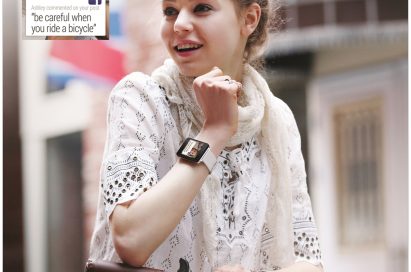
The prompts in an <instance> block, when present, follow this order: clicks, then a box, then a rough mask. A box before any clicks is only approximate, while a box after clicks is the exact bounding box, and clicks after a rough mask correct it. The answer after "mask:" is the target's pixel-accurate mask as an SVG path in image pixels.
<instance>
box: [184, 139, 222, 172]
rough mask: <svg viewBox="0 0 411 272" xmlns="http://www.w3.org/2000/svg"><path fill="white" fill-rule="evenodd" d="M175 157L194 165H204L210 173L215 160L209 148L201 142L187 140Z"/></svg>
mask: <svg viewBox="0 0 411 272" xmlns="http://www.w3.org/2000/svg"><path fill="white" fill-rule="evenodd" d="M177 156H179V157H180V158H183V159H185V160H187V161H190V162H194V163H200V162H202V163H204V164H205V165H206V166H207V168H208V171H209V172H210V173H211V170H212V169H213V167H214V165H215V163H216V161H217V159H216V157H215V156H214V154H213V152H212V151H211V148H210V146H209V145H208V144H207V143H204V142H202V141H199V140H196V139H193V138H187V139H186V140H185V141H184V143H183V144H182V145H181V147H180V149H179V150H178V151H177Z"/></svg>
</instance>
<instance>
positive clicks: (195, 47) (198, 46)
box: [177, 44, 201, 50]
mask: <svg viewBox="0 0 411 272" xmlns="http://www.w3.org/2000/svg"><path fill="white" fill-rule="evenodd" d="M200 47H201V45H199V44H182V45H177V50H184V49H197V48H200Z"/></svg>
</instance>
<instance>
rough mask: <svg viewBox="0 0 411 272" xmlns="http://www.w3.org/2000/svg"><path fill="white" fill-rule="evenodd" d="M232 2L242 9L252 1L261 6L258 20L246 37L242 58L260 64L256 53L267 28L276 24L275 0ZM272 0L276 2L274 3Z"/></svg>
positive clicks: (272, 27)
mask: <svg viewBox="0 0 411 272" xmlns="http://www.w3.org/2000/svg"><path fill="white" fill-rule="evenodd" d="M232 1H233V2H234V4H235V5H236V6H237V7H238V8H239V10H242V9H244V8H246V7H248V6H250V5H251V4H253V3H257V4H258V5H259V6H260V8H261V17H260V21H259V22H258V25H257V27H256V29H255V30H254V32H253V33H252V34H251V35H250V36H249V37H248V40H247V43H246V46H245V52H244V60H245V62H250V63H251V64H257V66H260V65H261V64H262V63H261V59H258V53H259V50H260V49H261V47H262V46H263V45H264V44H265V42H266V40H267V37H268V32H269V29H274V26H275V25H277V22H276V20H277V16H275V15H276V14H275V11H276V10H277V9H278V7H277V6H274V4H276V5H278V1H277V0H272V1H271V0H232ZM274 1H275V2H276V3H274Z"/></svg>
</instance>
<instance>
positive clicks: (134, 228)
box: [110, 130, 225, 266]
mask: <svg viewBox="0 0 411 272" xmlns="http://www.w3.org/2000/svg"><path fill="white" fill-rule="evenodd" d="M218 134H219V133H218V132H215V133H213V132H212V131H210V130H208V131H203V132H201V133H200V134H199V135H198V136H197V137H196V138H197V139H199V140H201V141H204V142H207V143H209V144H210V146H211V149H212V151H213V153H214V154H215V155H216V156H218V154H219V153H220V151H221V150H222V148H223V146H224V143H225V140H224V139H221V140H219V139H217V138H218V137H216V135H218ZM208 174H209V172H208V169H207V167H206V166H205V165H204V164H203V163H200V164H195V163H187V162H185V161H183V160H182V159H179V160H178V161H177V163H176V164H175V165H174V166H173V168H171V170H170V171H169V172H168V173H167V174H166V175H165V176H164V177H163V178H162V179H161V180H160V182H159V183H158V184H156V185H155V186H153V187H152V188H151V189H150V190H148V191H147V192H145V193H144V194H142V195H141V196H140V197H139V198H138V199H136V200H134V201H132V202H129V203H124V204H120V205H117V206H116V208H115V209H114V211H113V213H112V215H111V217H110V221H111V226H112V232H113V242H114V245H115V247H116V251H117V253H118V255H119V256H120V258H121V259H122V260H123V261H124V262H126V263H129V264H131V265H135V266H142V265H143V264H144V263H145V262H146V260H147V259H148V257H150V255H151V254H152V252H153V251H154V250H155V249H156V248H157V247H158V246H159V245H160V244H161V243H162V242H163V241H164V240H165V239H166V238H167V236H168V235H169V234H170V233H171V232H172V231H173V229H174V228H175V227H176V226H177V224H178V223H179V222H180V220H181V218H182V216H183V215H184V214H185V212H186V211H187V209H188V208H189V207H190V205H191V203H192V201H193V199H194V198H195V196H196V195H197V193H198V192H199V191H200V188H201V186H202V184H203V182H204V180H205V178H206V177H207V175H208Z"/></svg>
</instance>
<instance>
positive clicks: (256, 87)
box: [152, 59, 294, 269]
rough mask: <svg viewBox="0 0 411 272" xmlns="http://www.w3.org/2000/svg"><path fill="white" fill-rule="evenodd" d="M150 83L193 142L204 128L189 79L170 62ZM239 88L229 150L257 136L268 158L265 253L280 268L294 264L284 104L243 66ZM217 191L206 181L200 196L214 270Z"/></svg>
mask: <svg viewBox="0 0 411 272" xmlns="http://www.w3.org/2000/svg"><path fill="white" fill-rule="evenodd" d="M152 78H153V79H154V80H155V81H156V82H157V83H158V84H159V85H160V86H162V87H164V88H165V91H166V96H167V98H168V99H169V101H170V103H174V104H176V106H177V107H176V108H177V110H176V111H177V112H176V114H177V115H178V117H179V119H180V120H178V121H179V122H180V125H181V127H180V128H179V130H180V131H179V132H180V135H181V136H182V137H183V139H185V138H186V137H189V136H191V137H192V136H195V135H196V134H197V133H198V132H199V131H200V129H201V127H202V124H203V120H204V116H203V113H202V111H201V109H200V107H199V106H198V104H197V102H196V99H195V94H194V91H193V90H192V86H191V84H192V80H193V78H188V77H184V76H182V75H181V74H180V73H179V70H178V67H177V65H176V64H175V63H174V62H173V61H172V60H171V59H168V60H166V61H165V63H164V65H163V66H161V67H160V68H158V69H157V70H155V71H154V72H153V74H152ZM242 84H243V93H242V95H241V96H240V99H239V102H238V104H239V106H238V113H239V115H238V118H239V120H238V131H237V133H236V134H235V135H234V136H233V137H232V138H231V139H230V140H229V142H228V144H227V146H236V145H239V144H241V143H244V142H246V141H247V140H249V139H250V138H251V137H252V136H254V135H256V134H257V133H259V132H261V139H262V146H261V148H262V149H263V150H264V151H265V152H266V154H267V157H268V160H269V164H270V165H271V167H270V168H271V173H272V177H271V185H270V196H269V200H268V205H267V211H266V223H267V225H268V227H269V229H270V230H271V232H272V234H273V236H274V240H273V242H272V246H271V247H270V250H269V252H268V255H269V259H270V260H269V262H268V263H271V264H275V265H278V266H280V267H284V266H286V265H289V264H290V263H292V262H293V260H294V254H293V244H292V243H293V233H292V232H293V230H292V221H291V215H292V210H291V207H292V202H291V185H290V184H291V181H290V167H289V163H288V161H287V157H286V154H287V153H286V147H287V146H288V132H287V127H286V123H285V120H284V110H283V108H282V107H281V103H282V102H281V101H280V100H279V99H277V98H275V97H274V95H273V94H272V93H271V91H270V89H269V87H268V84H267V82H266V81H265V80H264V78H263V77H262V76H261V75H260V74H259V73H258V72H257V71H256V70H255V69H254V68H252V67H251V66H250V65H248V64H246V65H245V66H244V74H243V82H242ZM176 121H177V120H176ZM178 121H177V123H178ZM219 190H221V184H220V182H219V181H218V180H217V179H216V178H215V177H214V176H213V175H209V176H208V177H207V179H206V181H205V183H204V185H203V186H202V188H201V192H200V198H201V205H202V209H201V210H202V214H203V220H202V221H203V233H204V241H205V246H206V252H207V257H208V259H209V262H210V264H211V266H212V267H215V266H216V265H217V263H216V261H217V260H216V254H215V253H216V247H217V237H216V229H217V227H216V214H217V212H218V211H217V210H218V209H219V205H218V203H220V199H219V194H218V192H219ZM240 190H241V188H240ZM243 203H244V202H242V201H241V200H240V201H237V207H234V212H235V213H237V214H238V211H239V210H240V209H241V205H243ZM267 268H268V267H267ZM267 268H265V269H267Z"/></svg>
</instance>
